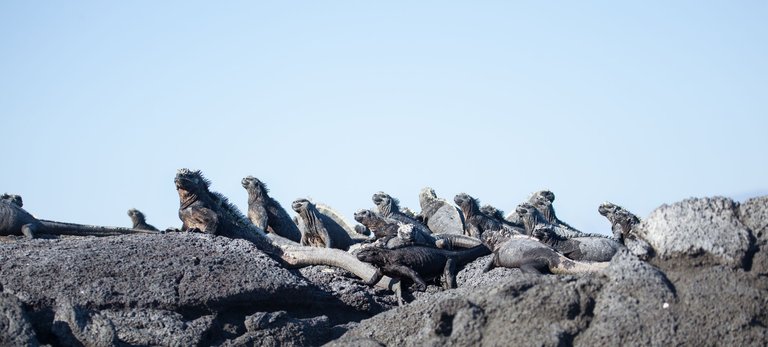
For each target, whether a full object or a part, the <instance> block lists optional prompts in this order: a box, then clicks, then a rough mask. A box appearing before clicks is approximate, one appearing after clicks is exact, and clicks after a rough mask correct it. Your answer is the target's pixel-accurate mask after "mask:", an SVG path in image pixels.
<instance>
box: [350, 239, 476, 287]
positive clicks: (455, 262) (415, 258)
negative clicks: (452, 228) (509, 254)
mask: <svg viewBox="0 0 768 347" xmlns="http://www.w3.org/2000/svg"><path fill="white" fill-rule="evenodd" d="M488 254H490V250H489V249H488V248H487V247H485V246H484V245H481V246H477V247H474V248H470V249H466V250H462V251H449V250H444V249H439V248H431V247H424V246H406V247H402V248H397V249H386V248H379V247H369V248H364V249H362V250H360V252H358V253H357V259H360V260H361V261H364V262H366V263H371V264H373V265H374V266H376V268H377V270H376V274H375V275H374V276H373V277H372V278H371V279H370V280H369V281H368V282H367V284H368V285H372V284H373V283H376V282H378V280H379V279H380V278H381V277H382V276H383V275H387V276H390V277H393V278H402V277H407V278H409V279H411V280H412V281H413V282H414V286H413V289H415V290H418V291H424V290H425V289H426V288H427V284H426V282H425V281H424V279H425V278H426V279H433V278H439V277H441V276H442V283H443V288H446V289H447V288H456V272H457V271H458V268H459V267H461V266H463V265H464V264H466V263H469V262H471V261H473V260H475V259H477V258H479V257H482V256H484V255H488Z"/></svg>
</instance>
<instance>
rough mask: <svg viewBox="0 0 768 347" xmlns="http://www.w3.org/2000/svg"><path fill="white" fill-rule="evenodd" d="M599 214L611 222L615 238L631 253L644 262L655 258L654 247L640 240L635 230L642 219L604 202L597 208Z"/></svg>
mask: <svg viewBox="0 0 768 347" xmlns="http://www.w3.org/2000/svg"><path fill="white" fill-rule="evenodd" d="M597 212H599V213H600V214H601V215H603V216H604V217H605V218H607V219H608V221H609V222H611V230H612V231H613V237H614V238H615V239H617V240H619V242H621V243H623V244H624V245H625V246H626V247H627V249H629V251H630V252H632V253H633V254H634V255H636V256H637V257H638V258H640V259H642V260H648V258H650V257H652V256H653V247H651V245H650V244H648V242H646V241H645V240H643V239H642V238H640V236H639V235H637V233H636V232H635V230H634V228H635V226H637V225H638V224H640V218H637V216H635V215H634V214H632V213H631V212H629V211H627V210H626V209H624V208H623V207H621V206H618V205H615V204H612V203H610V202H604V203H602V204H601V205H600V207H598V208H597Z"/></svg>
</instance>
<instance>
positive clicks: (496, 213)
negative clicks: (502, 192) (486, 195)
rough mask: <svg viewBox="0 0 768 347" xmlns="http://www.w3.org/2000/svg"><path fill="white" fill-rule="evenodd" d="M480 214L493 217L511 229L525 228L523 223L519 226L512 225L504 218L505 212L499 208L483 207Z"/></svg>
mask: <svg viewBox="0 0 768 347" xmlns="http://www.w3.org/2000/svg"><path fill="white" fill-rule="evenodd" d="M480 212H482V213H483V214H484V215H486V216H488V217H491V218H493V219H495V220H496V221H497V222H499V223H501V224H504V225H506V226H508V227H510V228H513V229H517V230H520V229H522V228H524V226H523V224H522V222H521V223H519V224H515V223H512V222H510V221H508V220H506V219H505V218H504V211H502V210H499V209H498V208H496V207H494V206H491V205H487V204H486V205H483V206H481V207H480Z"/></svg>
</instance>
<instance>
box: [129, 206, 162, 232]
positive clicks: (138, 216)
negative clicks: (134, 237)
mask: <svg viewBox="0 0 768 347" xmlns="http://www.w3.org/2000/svg"><path fill="white" fill-rule="evenodd" d="M128 217H131V222H132V223H133V228H134V229H141V230H152V231H157V228H155V227H154V226H153V225H152V224H147V218H146V217H144V214H143V213H141V211H139V210H137V209H135V208H132V209H130V210H128Z"/></svg>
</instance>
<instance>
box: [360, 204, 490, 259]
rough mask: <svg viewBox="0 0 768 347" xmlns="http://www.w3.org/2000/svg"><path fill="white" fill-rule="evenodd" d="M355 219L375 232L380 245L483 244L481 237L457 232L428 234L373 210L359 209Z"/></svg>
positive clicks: (456, 247)
mask: <svg viewBox="0 0 768 347" xmlns="http://www.w3.org/2000/svg"><path fill="white" fill-rule="evenodd" d="M355 220H356V221H358V222H359V223H361V224H362V225H364V226H365V227H366V228H368V229H369V230H371V231H372V232H373V235H374V237H375V239H376V240H380V241H377V242H378V243H379V244H380V245H382V246H383V247H386V248H390V249H392V248H399V247H403V246H410V245H421V246H427V247H437V248H443V249H458V248H472V247H475V246H478V245H481V244H482V242H481V241H480V240H479V239H475V238H472V237H468V236H464V235H456V234H427V233H424V232H423V231H422V230H421V229H419V228H417V227H416V226H414V225H413V224H405V223H401V222H399V221H396V220H394V219H391V218H386V217H383V216H381V215H379V214H377V213H374V212H373V211H371V210H358V211H357V212H355Z"/></svg>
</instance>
